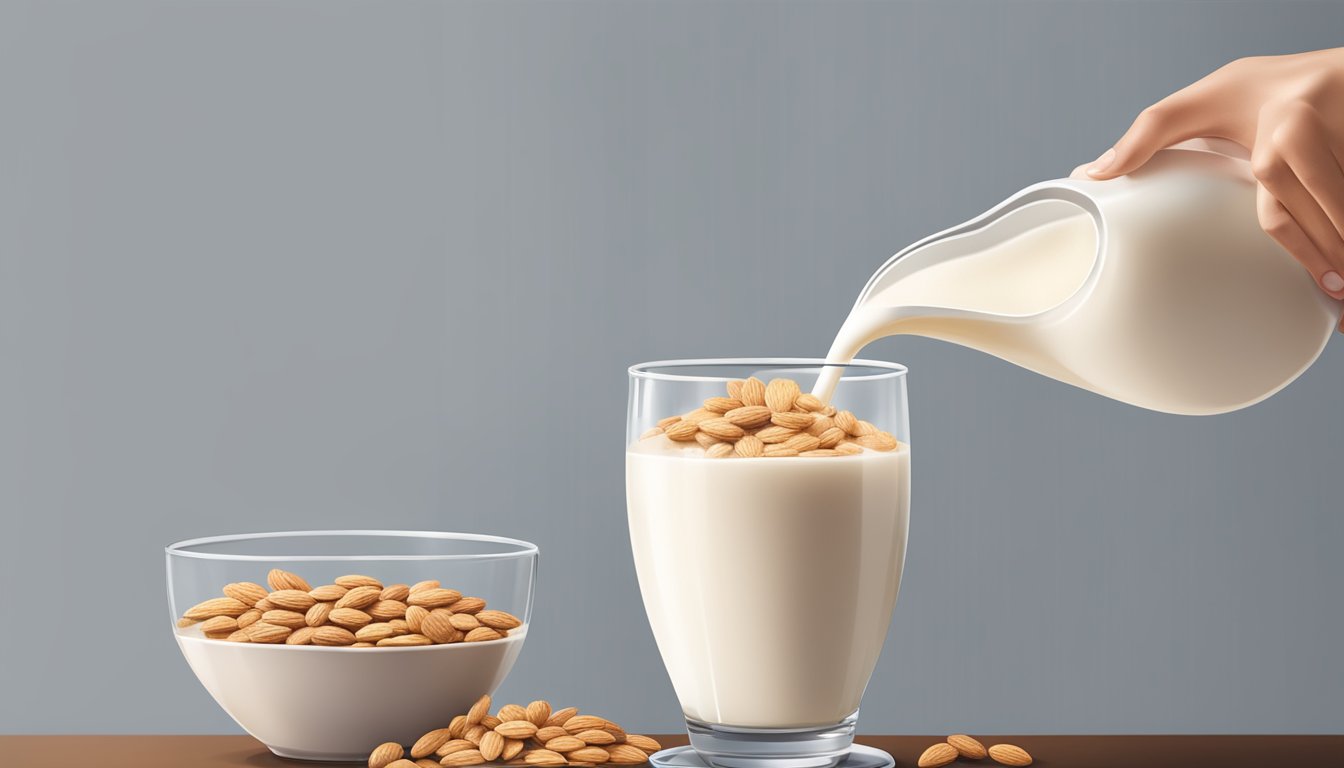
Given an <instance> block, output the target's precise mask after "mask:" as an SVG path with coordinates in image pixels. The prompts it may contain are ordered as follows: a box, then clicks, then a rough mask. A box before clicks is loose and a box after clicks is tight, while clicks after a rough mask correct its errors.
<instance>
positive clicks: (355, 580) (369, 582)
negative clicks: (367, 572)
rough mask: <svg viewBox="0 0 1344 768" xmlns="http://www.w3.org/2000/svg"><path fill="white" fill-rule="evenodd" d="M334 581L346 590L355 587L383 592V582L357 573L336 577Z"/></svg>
mask: <svg viewBox="0 0 1344 768" xmlns="http://www.w3.org/2000/svg"><path fill="white" fill-rule="evenodd" d="M334 581H335V582H336V583H337V584H338V585H340V586H342V587H345V588H346V589H355V588H356V587H377V588H378V591H379V592H381V591H383V582H381V581H379V580H377V579H375V578H373V577H372V576H364V575H361V574H358V573H352V574H350V575H348V576H337V577H336V578H335V579H334Z"/></svg>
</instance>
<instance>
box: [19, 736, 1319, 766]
mask: <svg viewBox="0 0 1344 768" xmlns="http://www.w3.org/2000/svg"><path fill="white" fill-rule="evenodd" d="M655 738H657V739H658V740H659V741H660V742H662V743H663V746H673V745H676V744H685V743H686V737H685V735H678V736H657V737H655ZM859 741H860V742H862V743H864V744H870V745H872V746H875V747H878V748H879V749H884V750H886V751H888V752H890V753H891V754H892V755H893V756H895V758H896V764H897V765H898V766H912V767H913V766H914V765H915V761H916V759H918V757H919V755H920V753H921V752H923V751H924V748H925V747H927V746H929V745H930V744H932V743H934V742H936V741H941V738H940V737H934V736H861V737H859ZM982 741H984V743H985V745H986V746H988V745H990V744H996V743H1001V742H1007V743H1010V744H1017V745H1018V746H1020V747H1022V748H1024V749H1026V750H1027V751H1028V752H1030V753H1031V754H1032V756H1033V757H1035V758H1036V762H1035V765H1038V766H1067V768H1194V767H1199V766H1210V768H1279V767H1280V766H1293V768H1316V767H1317V766H1320V767H1321V768H1324V767H1325V766H1331V768H1334V767H1336V766H1341V765H1344V736H986V737H983V738H982ZM85 765H89V766H99V767H100V768H122V767H123V766H124V767H125V768H224V767H225V766H229V767H230V768H235V767H238V766H241V767H242V768H274V767H277V766H286V767H287V768H295V767H296V766H304V765H320V763H306V762H303V761H300V760H286V759H283V758H279V757H276V756H274V755H272V754H271V753H270V752H268V751H266V748H265V747H263V746H262V745H261V744H260V743H258V742H257V741H255V740H254V739H252V738H251V737H249V736H0V766H3V767H4V768H67V766H85ZM329 765H330V764H329ZM957 765H980V766H989V765H994V763H992V762H991V761H989V760H981V761H978V762H964V761H963V762H960V763H957Z"/></svg>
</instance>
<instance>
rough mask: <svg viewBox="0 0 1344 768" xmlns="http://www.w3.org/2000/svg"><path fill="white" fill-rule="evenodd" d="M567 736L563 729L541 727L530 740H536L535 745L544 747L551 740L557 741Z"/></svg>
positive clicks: (558, 727)
mask: <svg viewBox="0 0 1344 768" xmlns="http://www.w3.org/2000/svg"><path fill="white" fill-rule="evenodd" d="M568 735H569V731H566V730H565V729H564V728H561V727H560V726H558V725H543V726H542V727H540V728H538V729H537V735H535V736H533V737H532V738H534V739H536V740H537V743H539V744H542V745H545V744H546V742H548V741H550V740H551V739H558V738H560V737H561V736H568Z"/></svg>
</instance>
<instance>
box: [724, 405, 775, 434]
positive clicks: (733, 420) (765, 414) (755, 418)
mask: <svg viewBox="0 0 1344 768" xmlns="http://www.w3.org/2000/svg"><path fill="white" fill-rule="evenodd" d="M770 414H771V411H770V409H769V408H766V407H765V406H764V405H744V406H742V407H741V408H734V409H733V410H731V411H729V412H727V413H725V414H724V415H723V417H724V418H725V419H727V420H728V422H729V423H730V424H736V425H737V426H739V427H741V428H743V429H756V428H757V427H764V426H765V425H766V424H769V423H770Z"/></svg>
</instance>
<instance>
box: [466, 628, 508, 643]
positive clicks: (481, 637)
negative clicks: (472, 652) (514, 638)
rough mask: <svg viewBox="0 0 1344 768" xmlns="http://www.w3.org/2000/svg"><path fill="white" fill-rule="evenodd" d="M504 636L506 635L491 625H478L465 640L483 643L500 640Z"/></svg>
mask: <svg viewBox="0 0 1344 768" xmlns="http://www.w3.org/2000/svg"><path fill="white" fill-rule="evenodd" d="M502 637H504V636H503V635H501V634H499V633H498V632H496V631H495V630H493V629H491V628H490V627H477V628H475V629H473V630H471V631H470V632H468V633H467V636H466V637H465V638H463V640H464V641H466V642H468V643H483V642H486V641H489V640H498V639H500V638H502Z"/></svg>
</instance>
